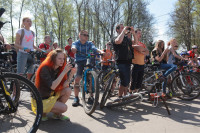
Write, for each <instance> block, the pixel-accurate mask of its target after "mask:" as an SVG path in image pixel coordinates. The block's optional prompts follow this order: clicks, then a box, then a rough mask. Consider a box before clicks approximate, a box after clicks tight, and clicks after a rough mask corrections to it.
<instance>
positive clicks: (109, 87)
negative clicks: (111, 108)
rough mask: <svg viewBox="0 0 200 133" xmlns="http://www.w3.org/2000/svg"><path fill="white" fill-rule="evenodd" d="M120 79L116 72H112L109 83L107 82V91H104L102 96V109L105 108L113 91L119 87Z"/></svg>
mask: <svg viewBox="0 0 200 133" xmlns="http://www.w3.org/2000/svg"><path fill="white" fill-rule="evenodd" d="M118 80H119V76H118V75H116V74H112V75H111V77H110V79H109V81H108V83H107V84H106V86H105V87H106V88H105V91H104V93H103V96H102V98H101V102H100V109H103V108H104V105H105V103H106V101H107V99H108V98H109V97H110V96H111V93H112V92H113V91H114V89H115V88H116V87H117V85H118V82H117V81H118Z"/></svg>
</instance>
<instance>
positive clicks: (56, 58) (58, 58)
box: [35, 49, 67, 90]
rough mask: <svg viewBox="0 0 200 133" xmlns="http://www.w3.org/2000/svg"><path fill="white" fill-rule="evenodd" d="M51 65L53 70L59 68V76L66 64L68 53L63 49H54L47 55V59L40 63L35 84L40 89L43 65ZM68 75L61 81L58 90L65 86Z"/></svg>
mask: <svg viewBox="0 0 200 133" xmlns="http://www.w3.org/2000/svg"><path fill="white" fill-rule="evenodd" d="M46 66H47V67H49V68H51V69H53V70H55V69H58V76H59V75H60V74H61V73H62V71H63V70H64V68H65V66H66V55H65V53H64V52H63V51H62V49H55V50H52V51H51V52H50V53H49V54H48V55H47V57H46V59H45V60H44V61H43V62H42V63H41V64H40V66H39V68H38V70H37V72H36V78H35V85H36V87H37V88H38V89H39V86H40V81H41V80H40V72H41V70H42V68H43V67H46ZM66 79H67V76H66V75H65V76H64V78H63V79H62V81H61V83H60V84H59V85H58V86H57V87H56V90H57V89H59V88H62V87H63V84H64V82H65V81H66Z"/></svg>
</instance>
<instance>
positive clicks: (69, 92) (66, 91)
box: [63, 88, 72, 96]
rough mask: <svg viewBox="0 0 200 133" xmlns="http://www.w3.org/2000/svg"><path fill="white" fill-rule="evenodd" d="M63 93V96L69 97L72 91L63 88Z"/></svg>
mask: <svg viewBox="0 0 200 133" xmlns="http://www.w3.org/2000/svg"><path fill="white" fill-rule="evenodd" d="M63 91H64V92H63V93H64V94H65V95H67V96H70V95H71V93H72V90H71V89H70V88H64V89H63Z"/></svg>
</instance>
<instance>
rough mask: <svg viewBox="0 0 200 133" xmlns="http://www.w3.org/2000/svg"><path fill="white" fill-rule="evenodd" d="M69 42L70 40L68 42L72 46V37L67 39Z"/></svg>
mask: <svg viewBox="0 0 200 133" xmlns="http://www.w3.org/2000/svg"><path fill="white" fill-rule="evenodd" d="M67 42H68V44H69V45H70V46H71V45H72V38H71V37H70V38H68V39H67Z"/></svg>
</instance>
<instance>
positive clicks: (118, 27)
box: [115, 24, 123, 32]
mask: <svg viewBox="0 0 200 133" xmlns="http://www.w3.org/2000/svg"><path fill="white" fill-rule="evenodd" d="M121 25H123V24H118V25H117V26H116V27H115V30H116V32H117V30H119V29H120V26H121Z"/></svg>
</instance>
